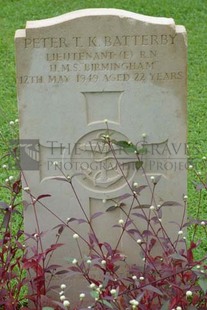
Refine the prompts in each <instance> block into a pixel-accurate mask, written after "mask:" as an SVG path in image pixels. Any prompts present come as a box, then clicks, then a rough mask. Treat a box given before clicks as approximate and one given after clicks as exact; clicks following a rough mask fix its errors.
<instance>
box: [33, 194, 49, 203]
mask: <svg viewBox="0 0 207 310" xmlns="http://www.w3.org/2000/svg"><path fill="white" fill-rule="evenodd" d="M47 197H51V195H50V194H43V195H40V196H38V197H37V199H36V201H39V200H41V199H43V198H47Z"/></svg>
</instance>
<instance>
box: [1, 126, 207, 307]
mask: <svg viewBox="0 0 207 310" xmlns="http://www.w3.org/2000/svg"><path fill="white" fill-rule="evenodd" d="M102 142H103V143H105V144H107V145H108V147H109V148H110V150H111V152H112V154H113V155H114V159H115V160H116V162H117V166H118V167H119V169H120V171H121V172H122V175H123V177H124V178H125V181H126V183H127V185H128V188H129V191H128V193H126V194H123V195H122V196H120V197H118V198H117V199H116V201H113V200H112V201H110V202H111V205H110V207H108V209H107V210H106V212H114V211H115V210H117V209H119V210H121V211H122V214H123V218H121V219H118V223H117V224H116V225H114V229H116V228H118V229H121V234H120V238H119V239H118V241H117V244H116V245H115V246H114V247H112V246H111V245H110V244H109V243H107V242H105V241H102V240H99V238H98V237H97V234H96V232H95V230H94V229H93V225H92V221H95V220H96V218H97V217H100V216H102V214H103V212H98V213H95V214H93V215H92V216H91V218H88V216H87V215H86V213H85V211H84V206H83V205H82V204H81V202H80V199H79V197H78V193H77V189H76V188H75V186H74V183H73V179H74V178H75V177H76V176H71V177H68V176H66V175H64V174H63V172H62V176H60V177H51V178H50V179H53V180H55V181H64V182H68V184H69V186H70V187H71V188H72V190H73V193H74V197H75V198H76V199H77V202H78V204H79V207H80V208H81V210H82V212H83V218H82V219H78V218H71V219H68V220H65V221H64V220H62V219H61V218H59V217H58V216H57V215H56V214H53V215H54V216H55V217H56V218H57V219H58V220H59V222H60V223H59V225H57V226H56V227H55V228H53V229H57V237H56V240H55V241H54V244H52V245H50V246H49V248H47V249H44V248H43V246H42V239H43V238H44V234H45V233H44V232H42V231H40V230H39V227H38V222H37V230H36V231H35V232H34V233H33V234H32V235H31V234H27V233H25V240H24V242H25V243H26V244H27V242H26V241H27V239H28V238H29V239H30V240H31V239H33V241H34V246H32V247H28V246H27V247H25V246H24V245H23V244H22V242H23V241H22V235H23V232H22V230H21V227H22V223H20V226H19V230H18V232H15V233H14V232H13V229H12V218H13V217H14V215H15V214H16V213H17V212H19V211H17V206H18V205H19V203H16V198H17V196H19V194H20V191H21V183H20V180H17V181H15V182H13V181H9V183H8V184H7V186H6V187H7V189H9V190H10V193H11V201H10V203H9V204H6V203H4V202H2V203H1V204H0V208H1V211H2V213H3V214H4V216H3V221H2V225H1V241H0V242H1V252H0V260H1V268H0V275H1V283H0V289H1V291H0V306H1V307H2V309H4V308H5V309H18V307H19V308H21V309H44V308H45V309H74V310H75V309H88V308H91V309H120V310H124V309H140V310H147V309H151V310H153V309H156V310H157V309H161V310H168V309H169V310H173V309H174V310H175V309H176V310H184V309H187V310H193V309H200V310H202V309H203V310H204V309H207V296H206V293H207V263H206V256H204V257H202V258H199V259H196V258H195V257H194V252H195V250H197V249H198V248H199V246H200V245H201V242H200V241H198V240H197V239H196V234H197V232H198V231H199V230H200V228H201V229H203V230H204V232H205V234H206V225H207V221H205V220H203V219H201V218H200V213H199V211H198V212H197V218H196V219H191V220H189V221H187V222H186V221H185V218H186V208H187V196H184V197H183V206H181V205H180V204H178V203H177V202H175V201H166V202H164V203H162V204H161V205H156V203H155V199H154V195H155V191H156V186H157V184H158V182H159V178H156V177H152V178H151V179H150V180H149V179H148V178H147V176H146V175H145V176H146V181H147V185H140V186H139V185H138V184H135V183H134V184H133V185H131V184H130V183H129V182H128V180H127V178H126V177H125V175H124V173H123V171H122V167H121V165H120V163H119V161H118V159H117V157H116V153H115V151H114V146H119V147H120V148H121V149H123V150H124V151H125V152H128V153H130V152H133V153H135V154H136V163H135V167H136V169H137V170H138V169H143V168H142V161H141V159H140V154H141V152H143V149H139V148H138V147H137V146H136V145H134V144H133V143H129V142H127V141H116V140H113V139H111V136H110V131H109V129H108V127H107V131H106V134H104V135H103V136H102ZM56 165H57V164H56ZM60 171H61V170H60ZM143 173H144V171H143ZM197 176H198V175H197ZM198 177H199V183H198V184H197V183H196V184H195V185H196V189H197V190H199V193H200V195H202V192H205V191H206V189H207V186H206V184H205V182H204V181H203V180H202V177H201V176H200V174H199V176H198ZM146 187H150V188H151V197H149V203H148V204H147V203H146V204H141V203H140V195H141V194H142V191H143V190H145V188H146ZM25 190H27V191H28V193H29V195H30V197H31V202H30V203H29V204H27V207H33V208H34V210H35V212H36V203H37V202H38V203H39V204H40V205H41V206H42V207H43V208H46V209H47V210H48V212H51V211H50V210H49V209H48V208H47V207H46V205H45V204H44V203H43V201H44V198H45V197H48V195H41V196H39V197H34V196H33V195H32V193H31V192H30V189H29V187H28V188H27V189H25ZM51 199H52V197H51ZM152 202H154V203H153V205H152ZM178 205H179V206H180V207H183V217H182V219H181V222H180V223H177V224H176V223H174V225H175V226H174V229H175V230H176V231H177V238H176V239H175V240H171V238H170V237H169V235H168V232H167V229H166V227H165V225H164V224H163V223H162V212H163V209H164V208H167V207H172V206H178ZM127 206H128V208H127ZM198 208H200V205H199V206H198ZM21 216H22V214H21ZM135 218H136V219H137V218H139V219H140V221H142V222H144V223H145V229H144V230H140V228H139V227H138V226H137V225H136V223H137V221H135V220H134V219H135ZM74 222H75V223H77V225H76V228H77V229H76V230H74V226H72V223H74ZM83 223H85V224H87V225H89V231H90V233H89V234H88V236H87V237H85V236H82V235H81V233H80V232H79V231H78V227H79V225H81V224H83ZM188 227H190V229H191V232H192V231H193V233H191V235H192V238H189V240H186V238H185V236H184V233H185V232H186V230H187V228H188ZM65 230H67V231H68V233H70V234H71V233H72V234H73V238H74V239H75V241H76V242H77V246H78V249H79V252H80V258H78V259H76V258H70V259H69V266H68V268H65V269H63V268H61V266H59V265H54V264H51V263H50V261H51V258H52V256H53V253H54V252H57V253H58V249H59V247H61V246H62V245H63V244H62V243H61V242H59V241H61V240H60V239H61V234H62V232H63V231H65ZM124 234H127V235H128V236H129V237H130V238H132V239H133V240H134V244H135V245H136V246H137V252H138V253H139V254H140V253H141V254H140V255H141V256H142V263H141V264H136V265H128V264H127V259H126V257H125V256H124V255H123V253H121V252H120V251H119V245H120V242H121V240H122V237H123V235H124ZM80 240H81V242H84V243H85V244H86V245H87V248H88V253H87V255H86V254H85V252H84V253H82V250H81V246H80V242H79V241H80ZM157 249H159V251H158V250H157ZM123 267H124V269H125V270H126V271H125V272H124V274H123V272H121V270H122V268H123ZM25 271H26V272H27V273H25ZM94 271H95V273H96V277H94V276H93V275H94ZM48 275H49V277H48ZM60 275H67V276H68V277H69V279H70V277H71V281H72V277H73V276H74V275H79V276H80V275H81V276H82V277H83V278H84V279H85V280H86V282H87V283H88V285H87V287H86V290H85V292H83V293H81V294H80V296H79V300H77V304H76V305H75V306H73V307H72V306H71V305H70V300H68V299H67V294H66V293H67V292H65V289H66V285H65V284H62V285H61V287H60V288H59V290H60V292H59V300H53V299H52V298H51V297H50V290H51V289H55V288H54V287H51V285H50V284H51V281H52V279H53V278H54V277H56V276H60ZM25 285H26V286H27V285H29V287H30V290H29V292H28V293H24V292H23V291H22V288H24V287H25ZM86 297H87V298H86ZM25 299H27V300H29V301H30V305H29V306H27V305H24V306H23V301H25ZM85 300H87V301H85ZM21 305H22V306H21Z"/></svg>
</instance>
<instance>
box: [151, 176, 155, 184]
mask: <svg viewBox="0 0 207 310" xmlns="http://www.w3.org/2000/svg"><path fill="white" fill-rule="evenodd" d="M150 180H151V182H152V183H153V184H154V183H155V177H154V176H153V175H152V176H151V177H150Z"/></svg>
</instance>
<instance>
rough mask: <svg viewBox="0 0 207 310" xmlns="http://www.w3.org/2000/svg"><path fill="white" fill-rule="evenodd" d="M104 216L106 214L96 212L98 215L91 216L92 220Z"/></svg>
mask: <svg viewBox="0 0 207 310" xmlns="http://www.w3.org/2000/svg"><path fill="white" fill-rule="evenodd" d="M102 214H104V212H96V213H94V214H93V215H92V216H91V220H93V219H95V218H96V217H98V216H100V215H102Z"/></svg>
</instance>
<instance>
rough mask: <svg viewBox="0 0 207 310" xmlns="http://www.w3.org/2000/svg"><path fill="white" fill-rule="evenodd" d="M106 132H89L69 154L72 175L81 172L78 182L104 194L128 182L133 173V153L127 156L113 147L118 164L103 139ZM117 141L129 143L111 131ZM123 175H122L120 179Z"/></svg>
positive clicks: (134, 157)
mask: <svg viewBox="0 0 207 310" xmlns="http://www.w3.org/2000/svg"><path fill="white" fill-rule="evenodd" d="M103 134H106V130H104V129H103V130H96V131H92V132H90V133H88V134H86V135H85V136H83V137H82V138H81V139H80V140H79V141H78V142H77V143H76V145H77V146H78V151H77V147H76V149H74V150H73V152H72V158H71V162H72V166H73V167H75V169H74V168H73V173H82V175H81V176H79V182H80V183H81V184H82V185H83V186H84V187H86V188H89V189H93V190H99V191H106V190H107V189H108V188H109V189H110V191H111V190H117V189H118V188H120V187H121V186H123V185H124V184H125V182H126V181H125V178H127V179H131V178H132V177H133V175H134V174H135V171H136V169H135V166H134V163H135V162H136V156H135V154H132V155H130V156H129V155H128V154H126V153H125V152H123V151H122V150H121V148H119V147H116V146H115V145H114V147H113V148H114V152H115V153H116V157H117V158H118V160H119V162H120V166H119V165H118V164H117V161H116V160H115V158H114V156H113V152H112V150H111V149H110V147H109V146H108V145H107V144H106V143H104V140H103V139H102V136H103ZM110 134H112V136H113V137H114V139H117V140H128V139H127V137H126V136H124V135H123V134H121V133H119V132H117V131H110ZM123 174H124V176H123Z"/></svg>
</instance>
